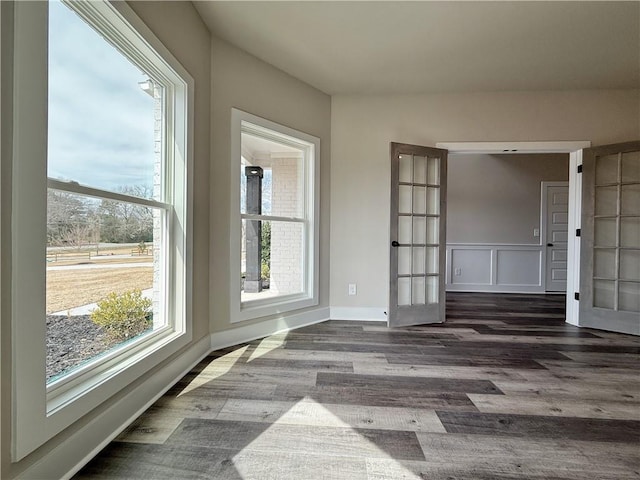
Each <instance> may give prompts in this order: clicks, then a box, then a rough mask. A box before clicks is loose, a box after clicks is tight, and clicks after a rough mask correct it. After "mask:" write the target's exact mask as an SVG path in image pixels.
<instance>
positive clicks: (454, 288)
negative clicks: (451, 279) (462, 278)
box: [447, 284, 547, 293]
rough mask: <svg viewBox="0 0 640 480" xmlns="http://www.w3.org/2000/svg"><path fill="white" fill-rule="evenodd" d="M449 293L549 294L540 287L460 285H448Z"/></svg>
mask: <svg viewBox="0 0 640 480" xmlns="http://www.w3.org/2000/svg"><path fill="white" fill-rule="evenodd" d="M447 292H474V293H547V292H545V291H544V288H543V287H542V286H538V285H486V284H458V285H447Z"/></svg>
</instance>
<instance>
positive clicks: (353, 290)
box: [349, 283, 358, 295]
mask: <svg viewBox="0 0 640 480" xmlns="http://www.w3.org/2000/svg"><path fill="white" fill-rule="evenodd" d="M357 292H358V290H357V288H356V284H355V283H350V284H349V295H355V294H356V293H357Z"/></svg>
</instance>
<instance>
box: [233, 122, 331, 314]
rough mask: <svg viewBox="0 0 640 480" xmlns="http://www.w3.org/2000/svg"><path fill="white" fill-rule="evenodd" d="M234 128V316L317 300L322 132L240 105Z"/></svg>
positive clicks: (280, 310) (276, 310)
mask: <svg viewBox="0 0 640 480" xmlns="http://www.w3.org/2000/svg"><path fill="white" fill-rule="evenodd" d="M232 135H233V136H234V138H233V142H232V145H233V147H232V148H233V150H234V151H233V155H232V156H233V159H232V162H233V164H232V169H233V178H232V184H233V185H234V186H235V188H234V189H233V192H234V193H233V201H232V209H233V210H232V219H234V222H237V223H236V227H237V229H236V228H234V229H233V232H232V240H231V241H232V250H233V252H234V255H232V258H233V259H234V261H233V266H232V268H233V269H234V270H233V272H232V274H231V276H230V278H231V282H232V284H231V289H232V299H233V300H232V303H233V306H232V311H233V315H232V321H238V320H246V319H249V318H256V317H258V316H264V315H269V314H272V313H280V312H286V311H290V310H293V309H297V308H303V307H306V306H310V305H315V304H317V232H318V229H317V221H318V216H317V205H318V198H317V196H318V188H317V184H318V162H317V158H318V154H319V151H318V149H319V139H317V138H316V137H313V136H311V135H307V134H305V133H302V132H298V131H295V130H292V129H290V128H287V127H284V126H282V125H278V124H275V123H273V122H270V121H267V120H265V119H262V118H259V117H256V116H253V115H250V114H247V113H244V112H241V111H239V110H234V111H233V133H232ZM238 230H239V232H238Z"/></svg>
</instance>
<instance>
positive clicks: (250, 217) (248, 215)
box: [240, 213, 306, 223]
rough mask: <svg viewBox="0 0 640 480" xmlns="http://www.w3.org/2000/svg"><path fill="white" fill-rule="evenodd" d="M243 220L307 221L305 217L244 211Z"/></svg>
mask: <svg viewBox="0 0 640 480" xmlns="http://www.w3.org/2000/svg"><path fill="white" fill-rule="evenodd" d="M240 216H241V218H242V219H243V220H262V221H266V222H294V223H305V222H306V220H305V219H304V218H298V217H278V216H276V215H258V214H254V213H242V214H240Z"/></svg>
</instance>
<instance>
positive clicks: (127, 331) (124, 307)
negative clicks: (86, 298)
mask: <svg viewBox="0 0 640 480" xmlns="http://www.w3.org/2000/svg"><path fill="white" fill-rule="evenodd" d="M151 316H152V313H151V300H150V299H148V298H144V297H143V296H142V292H141V291H140V290H131V291H128V292H124V293H122V294H120V295H118V294H117V293H115V292H111V293H110V294H109V295H108V296H107V298H105V299H104V300H102V301H100V302H98V308H96V309H95V310H94V311H93V312H91V320H92V321H93V322H94V323H95V324H96V325H99V326H101V327H102V328H104V329H105V331H106V332H107V334H108V335H109V336H110V337H111V338H112V339H113V340H117V341H120V342H121V341H124V340H127V339H129V338H133V337H135V336H136V335H140V334H141V333H143V332H144V331H145V330H147V329H149V328H150V327H151Z"/></svg>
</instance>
